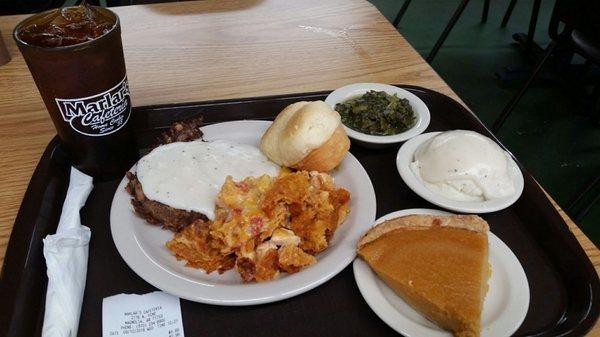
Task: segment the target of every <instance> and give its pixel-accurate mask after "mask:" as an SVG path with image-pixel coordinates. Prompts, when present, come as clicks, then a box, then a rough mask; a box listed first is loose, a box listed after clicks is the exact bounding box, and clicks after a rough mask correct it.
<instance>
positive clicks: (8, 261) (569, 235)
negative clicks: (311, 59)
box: [0, 84, 600, 336]
mask: <svg viewBox="0 0 600 337" xmlns="http://www.w3.org/2000/svg"><path fill="white" fill-rule="evenodd" d="M393 85H395V86H399V87H402V88H405V89H409V90H413V91H420V92H423V93H428V94H432V93H433V94H434V95H440V96H444V97H445V98H446V99H447V100H448V102H449V103H451V104H453V105H455V106H457V107H458V108H459V109H462V110H465V111H468V112H469V114H470V115H471V116H472V117H474V118H475V119H476V120H477V122H478V123H479V126H480V127H482V128H483V129H484V130H485V131H486V134H485V135H486V136H488V137H490V138H492V139H493V140H495V141H496V142H497V143H498V144H499V145H500V146H501V147H502V148H503V149H504V150H506V151H507V152H508V153H509V154H510V155H511V156H512V157H513V159H514V160H515V162H516V163H517V165H518V166H519V168H520V169H521V170H522V172H523V175H524V177H525V178H526V179H527V178H529V179H532V181H533V182H534V183H535V184H536V185H537V188H539V189H540V191H541V192H542V193H543V194H544V197H545V203H544V204H545V205H546V206H548V207H549V208H550V209H551V212H552V213H553V215H554V217H556V218H557V219H558V220H559V222H561V223H562V225H561V226H559V227H557V228H556V229H558V230H559V231H560V232H561V235H562V236H563V239H564V240H565V242H566V244H567V246H568V247H567V248H568V249H570V250H571V251H572V253H575V254H576V255H579V256H578V258H580V257H583V258H584V259H582V267H583V268H584V271H585V272H586V273H587V274H588V275H590V276H591V278H592V279H593V280H592V281H595V284H594V285H595V286H596V287H595V288H596V290H600V281H599V278H598V273H597V272H596V270H595V268H594V266H593V264H592V262H591V260H590V259H589V257H588V255H587V254H586V253H585V251H584V249H583V247H582V245H581V244H580V243H579V241H578V240H577V238H576V237H575V235H574V233H573V232H571V230H570V228H569V226H568V224H567V223H566V221H565V220H564V218H563V217H562V216H561V215H560V213H559V212H558V210H557V208H556V207H555V206H554V205H553V204H552V202H550V198H549V195H548V194H546V193H545V190H544V189H543V187H542V186H541V185H540V184H539V183H538V182H537V180H536V179H535V177H533V176H532V175H531V174H530V173H529V172H528V171H527V170H526V169H525V168H524V166H523V165H522V164H521V163H520V162H519V160H518V159H517V158H515V157H514V155H513V154H512V152H510V150H509V149H507V148H506V147H505V146H504V144H502V142H501V141H500V140H499V139H498V138H497V137H496V135H494V134H493V133H492V132H491V131H490V129H489V128H488V127H487V126H486V125H485V124H484V123H483V122H482V121H481V119H480V118H479V117H478V116H477V115H476V114H474V113H473V112H472V111H471V110H470V109H469V108H467V107H466V106H465V105H463V104H461V103H460V102H458V101H456V100H455V99H453V98H452V97H449V96H447V95H445V94H443V93H440V92H437V91H435V90H432V89H428V88H424V87H419V86H414V85H406V84H393ZM331 91H332V90H321V91H314V92H304V93H303V92H300V93H289V94H278V95H265V96H254V97H241V98H227V99H214V100H207V101H193V102H179V103H167V104H155V105H147V106H136V107H132V113H133V114H134V116H135V115H137V114H139V113H141V112H144V113H148V112H152V111H155V112H160V111H161V110H169V109H174V108H180V109H181V108H195V107H198V106H199V105H201V106H205V107H206V106H212V105H215V106H216V105H219V106H222V105H236V104H240V103H246V104H247V103H252V102H263V101H276V100H289V99H294V98H298V99H304V100H305V99H308V98H311V97H314V98H318V97H322V96H324V95H326V94H328V93H330V92H331ZM249 119H260V118H249ZM207 124H212V123H207ZM157 129H163V127H158V128H157V127H153V128H147V127H146V128H140V129H138V130H137V131H138V132H140V131H150V130H157ZM59 146H60V141H59V140H58V136H55V137H54V138H53V139H52V140H51V141H50V142H49V143H48V145H47V146H46V149H45V150H44V152H43V154H42V156H41V157H40V160H39V162H38V164H37V166H36V169H35V170H34V173H33V175H32V177H31V178H30V181H29V184H28V187H27V190H26V192H25V194H24V196H23V199H22V200H21V204H20V206H19V210H18V212H17V216H16V217H15V221H14V224H13V229H12V231H11V234H10V238H9V241H8V245H7V249H6V254H5V260H4V263H3V265H2V269H1V271H0V298H3V299H6V296H9V299H10V300H12V301H2V302H0V309H2V310H0V334H2V333H3V332H6V333H8V332H9V331H12V329H10V328H11V324H10V323H11V321H12V316H13V312H8V311H7V310H5V309H9V310H10V309H13V308H14V302H15V300H16V299H17V297H18V296H17V295H18V294H17V291H11V289H9V288H10V286H15V285H16V286H17V288H18V287H19V286H20V285H22V282H18V281H20V280H21V276H22V274H23V271H22V270H21V273H16V274H19V275H18V277H17V280H18V281H15V280H14V279H13V277H12V273H11V275H10V277H9V276H6V274H7V271H9V272H12V271H18V270H20V269H23V268H22V267H25V265H24V264H26V261H27V256H26V255H19V254H17V253H18V252H16V251H15V249H18V248H21V250H22V249H23V247H22V245H21V247H19V246H20V245H19V243H18V242H17V243H15V242H13V241H14V240H13V235H18V234H15V233H22V232H25V233H26V234H28V236H27V238H28V239H29V240H31V236H32V233H33V232H34V230H35V227H36V226H35V224H33V222H34V221H29V227H27V223H28V221H26V220H28V219H32V218H33V219H34V218H35V216H36V215H37V214H35V215H32V214H28V213H27V212H26V208H27V207H26V205H27V204H26V201H28V200H30V199H34V200H38V199H41V196H39V195H36V193H35V191H34V190H35V189H34V188H33V187H32V186H36V185H38V184H40V185H46V182H45V181H44V180H43V179H42V177H43V176H44V175H47V174H48V170H49V167H48V166H49V164H48V163H49V161H48V159H51V158H52V156H53V154H54V151H56V149H57V148H58V147H59ZM67 181H68V179H67ZM61 203H62V201H61ZM15 229H17V230H15ZM26 248H27V249H29V242H28V243H27V247H26ZM544 251H546V249H544ZM13 255H15V256H16V257H13ZM19 261H21V262H24V263H17V262H19ZM44 274H45V273H44ZM7 279H9V280H10V281H11V282H7ZM8 302H11V303H10V304H11V305H10V307H9V306H8V305H7V304H8ZM590 303H591V305H590V307H589V308H587V309H588V310H587V312H586V315H585V318H584V320H583V322H581V321H580V322H579V323H580V324H578V325H576V326H575V327H573V329H571V330H568V331H560V335H561V336H562V335H570V334H575V335H578V334H585V333H586V332H588V331H589V330H590V329H591V328H592V327H593V326H594V325H595V323H596V322H597V320H598V317H599V316H600V297H598V296H595V297H593V298H592V299H590ZM7 307H8V308H7ZM592 310H593V311H592ZM564 314H565V313H563V318H564ZM590 315H593V316H595V318H594V319H587V318H588V317H590ZM561 321H562V320H559V321H558V322H557V324H555V325H552V326H549V327H546V328H547V329H546V330H542V331H541V332H540V334H545V333H549V332H550V331H551V330H552V329H553V328H554V327H556V325H558V323H560V322H561ZM9 329H10V330H9ZM3 330H6V331H3ZM549 330H550V331H549ZM555 332H556V333H559V331H555Z"/></svg>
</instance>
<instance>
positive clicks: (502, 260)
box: [353, 208, 529, 337]
mask: <svg viewBox="0 0 600 337" xmlns="http://www.w3.org/2000/svg"><path fill="white" fill-rule="evenodd" d="M409 214H431V215H448V214H450V213H447V212H443V211H438V210H433V209H420V208H418V209H405V210H402V211H397V212H394V213H390V214H388V215H385V216H383V217H381V218H379V219H377V221H376V224H378V223H381V222H383V221H385V220H389V219H393V218H397V217H399V216H404V215H409ZM488 240H489V262H490V265H491V266H492V275H491V277H490V279H489V281H488V282H489V283H488V284H489V290H488V293H487V295H486V297H485V302H484V304H483V312H482V314H481V337H503V336H510V335H512V334H513V333H514V332H515V331H516V330H517V329H518V328H519V326H521V323H523V320H524V319H525V316H526V315H527V309H528V308H529V284H528V283H527V277H526V276H525V271H524V270H523V267H522V266H521V263H519V260H518V259H517V257H516V256H515V254H513V252H512V251H511V250H510V248H508V246H506V244H504V242H502V241H501V240H500V239H498V237H497V236H496V235H494V234H493V233H492V232H489V235H488ZM353 267H354V278H355V279H356V284H357V285H358V289H359V290H360V293H361V294H362V296H363V297H364V299H365V301H366V302H367V304H369V306H370V307H371V309H373V311H374V312H375V313H376V314H377V316H379V318H381V319H382V320H383V321H384V322H385V323H386V324H387V325H389V326H390V327H391V328H392V329H394V330H396V331H398V332H399V333H401V334H403V335H404V336H407V337H421V336H423V337H452V334H451V333H450V332H448V331H446V330H443V329H441V328H440V327H438V326H437V325H436V324H434V323H433V322H431V321H429V320H428V319H426V318H425V317H423V316H421V314H419V313H418V312H417V311H415V310H414V309H413V308H412V307H411V306H410V305H408V304H407V303H406V302H404V300H402V298H400V297H399V296H398V295H396V293H394V291H393V290H392V289H391V288H389V287H388V286H387V285H386V284H385V283H384V282H383V281H382V280H380V279H379V277H377V274H375V272H373V271H372V270H371V268H370V267H369V265H368V264H367V263H366V262H364V261H363V260H362V259H360V258H357V259H356V260H354V265H353Z"/></svg>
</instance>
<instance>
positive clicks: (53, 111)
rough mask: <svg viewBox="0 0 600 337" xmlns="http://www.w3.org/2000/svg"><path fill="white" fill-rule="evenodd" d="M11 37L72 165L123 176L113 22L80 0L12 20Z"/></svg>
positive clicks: (125, 155)
mask: <svg viewBox="0 0 600 337" xmlns="http://www.w3.org/2000/svg"><path fill="white" fill-rule="evenodd" d="M13 37H14V39H15V41H16V43H17V45H18V46H19V49H20V50H21V53H22V54H23V57H24V58H25V62H27V66H28V67H29V70H30V71H31V75H32V76H33V79H34V80H35V83H36V85H37V87H38V90H39V92H40V94H41V96H42V99H43V100H44V103H45V104H46V108H47V109H48V112H49V113H50V116H51V117H52V121H53V122H54V126H55V127H56V130H57V132H58V136H59V138H60V139H61V140H62V142H63V143H64V144H65V145H66V147H67V150H68V151H69V152H70V154H71V156H72V158H73V161H74V165H75V166H76V167H77V168H78V169H80V170H81V171H83V172H85V173H87V174H89V175H91V176H93V177H94V178H96V179H98V180H108V179H114V178H118V177H120V176H123V174H124V173H125V171H126V170H127V169H128V168H129V167H130V166H131V165H132V164H133V162H134V161H135V160H136V158H137V146H136V144H135V136H134V132H133V123H132V120H131V119H132V118H131V98H130V93H129V86H128V83H127V73H126V71H125V60H124V58H123V45H122V43H121V26H120V23H119V18H118V16H117V15H116V14H115V13H113V12H112V11H110V10H108V9H105V8H100V7H93V6H89V5H87V4H83V5H80V6H75V7H66V8H62V9H55V10H50V11H47V12H43V13H39V14H36V15H34V16H31V17H29V18H27V19H25V20H23V21H22V22H21V23H19V24H18V25H17V26H16V27H15V30H14V32H13Z"/></svg>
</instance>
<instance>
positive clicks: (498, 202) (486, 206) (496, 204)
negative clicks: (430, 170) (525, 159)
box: [396, 132, 524, 213]
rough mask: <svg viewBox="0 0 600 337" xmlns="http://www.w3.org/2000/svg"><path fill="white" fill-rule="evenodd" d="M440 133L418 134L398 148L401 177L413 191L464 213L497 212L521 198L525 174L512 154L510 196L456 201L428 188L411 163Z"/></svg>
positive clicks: (437, 203)
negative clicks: (427, 142)
mask: <svg viewBox="0 0 600 337" xmlns="http://www.w3.org/2000/svg"><path fill="white" fill-rule="evenodd" d="M438 134H440V132H428V133H424V134H422V135H418V136H416V137H414V138H412V139H411V140H409V141H407V142H406V143H404V144H402V146H401V147H400V149H399V150H398V155H397V156H396V166H397V168H398V173H400V177H401V178H402V180H403V181H404V183H405V184H406V185H407V186H408V187H409V188H410V189H411V190H413V192H415V193H417V194H418V195H419V196H420V197H421V198H423V199H425V200H427V201H429V202H430V203H432V204H434V205H437V206H440V207H443V208H445V209H449V210H452V211H457V212H463V213H490V212H495V211H499V210H501V209H505V208H507V207H508V206H510V205H512V204H514V203H515V202H516V201H517V200H518V199H519V197H520V196H521V193H523V187H524V181H523V174H522V173H521V169H519V166H518V165H517V163H515V161H514V160H513V159H512V157H511V156H510V155H509V156H508V172H509V175H510V176H511V178H512V180H513V183H514V186H515V193H514V194H512V195H510V196H507V197H504V198H498V199H492V200H485V201H456V200H451V199H448V198H446V197H443V196H441V195H439V194H437V193H435V192H433V191H432V190H430V189H429V188H427V186H425V184H424V183H423V181H422V180H421V178H420V177H418V176H416V175H415V173H414V172H413V171H412V170H411V168H410V163H412V162H413V161H414V157H415V151H416V150H417V148H418V147H419V145H421V144H422V143H423V142H425V141H427V140H428V139H430V138H432V137H435V136H436V135H438Z"/></svg>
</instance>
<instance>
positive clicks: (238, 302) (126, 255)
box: [110, 120, 377, 306]
mask: <svg viewBox="0 0 600 337" xmlns="http://www.w3.org/2000/svg"><path fill="white" fill-rule="evenodd" d="M240 123H242V124H243V125H244V126H245V127H248V123H251V124H254V125H255V127H256V128H258V127H263V128H265V129H266V128H267V127H268V126H269V125H270V124H271V123H272V122H271V121H258V120H237V121H228V122H222V123H215V124H209V125H205V126H203V127H202V128H201V129H204V128H213V127H215V126H216V127H223V125H224V124H225V127H235V125H239V124H240ZM239 130H243V129H239ZM214 139H217V137H215V138H214ZM346 160H349V161H350V162H354V164H356V165H357V166H356V168H357V169H358V170H359V171H358V173H359V174H360V175H361V176H363V177H364V178H366V179H361V180H362V181H361V182H360V184H359V186H360V189H361V191H362V189H363V188H366V189H367V192H366V193H364V195H367V197H365V200H363V201H362V203H363V204H364V205H365V207H364V209H365V212H366V213H365V215H364V217H365V218H368V219H369V221H367V222H368V223H372V221H374V220H375V217H376V208H377V201H376V195H375V189H374V187H373V183H372V182H371V179H370V177H369V175H368V173H367V172H366V170H365V168H364V167H363V166H362V164H360V162H359V161H358V159H356V157H354V156H353V155H352V154H351V153H348V154H347V156H346V158H344V161H346ZM346 165H348V164H346ZM134 167H135V165H134ZM126 180H127V178H126V177H123V179H122V180H121V182H120V183H119V186H118V187H117V190H116V191H115V194H114V196H113V199H112V202H111V209H110V227H111V228H110V231H111V236H112V239H113V242H114V244H115V246H116V248H117V251H118V252H119V255H120V256H121V258H122V259H123V260H124V261H125V263H126V264H127V266H128V267H129V268H130V269H131V270H132V271H133V272H134V273H136V274H137V275H138V276H140V277H141V278H142V279H143V280H145V281H146V282H148V283H150V284H151V285H153V286H154V287H156V288H158V289H161V290H163V291H165V292H168V293H170V294H173V295H175V296H178V297H180V298H184V299H187V300H190V301H194V302H199V303H206V304H213V305H223V306H247V305H257V304H264V303H271V302H276V301H280V300H284V299H287V298H290V297H293V296H297V295H300V294H302V293H304V292H307V291H309V290H312V289H314V288H316V287H317V286H319V285H321V284H323V283H325V282H327V281H328V280H330V279H331V278H333V277H334V276H336V275H337V274H338V273H340V272H341V271H342V270H344V269H345V268H346V267H347V266H348V265H349V264H350V263H352V261H353V260H354V258H355V256H356V250H355V249H354V250H353V251H354V254H348V255H347V256H345V257H343V258H339V260H338V261H335V264H334V268H331V269H330V270H329V271H327V272H325V273H320V274H319V275H320V276H319V277H313V278H311V279H309V280H307V281H297V283H298V284H297V285H296V286H293V287H292V288H293V289H286V290H285V291H279V294H275V293H274V294H273V295H268V296H256V295H249V296H248V297H245V298H241V299H240V298H225V299H223V298H215V297H213V296H207V295H206V294H202V293H198V292H194V293H187V292H185V291H180V289H179V286H182V285H184V286H185V285H187V286H188V287H189V286H190V284H192V283H194V284H195V287H197V286H200V287H201V288H202V289H204V287H206V289H211V288H214V287H215V285H214V284H199V283H198V282H197V281H192V280H189V279H188V278H187V277H184V276H182V275H178V274H174V273H173V272H171V271H170V270H169V269H167V268H165V267H163V266H162V265H160V264H159V263H158V262H157V261H155V260H154V259H153V258H151V256H149V255H148V254H147V253H146V252H145V251H144V248H143V246H142V245H141V244H140V243H139V242H138V241H137V238H136V237H135V235H133V227H130V228H129V230H128V231H127V230H125V229H120V228H118V227H119V226H117V225H115V224H117V223H118V222H119V221H118V220H114V217H115V216H117V215H116V214H114V213H113V210H116V209H118V208H119V206H120V207H123V205H122V200H121V199H122V198H123V197H125V198H126V200H127V201H129V200H130V197H129V195H127V194H126V192H124V188H125V185H126V183H127V181H126ZM116 203H119V206H116ZM127 207H128V208H129V209H130V210H131V212H133V210H132V209H131V205H130V203H129V202H127ZM133 215H134V216H137V215H135V214H133ZM359 220H360V219H359ZM361 221H362V220H361ZM354 228H355V230H354V231H352V230H350V232H349V233H348V234H347V235H349V237H348V238H346V240H354V239H355V240H358V237H359V236H360V234H361V231H362V227H358V224H356V225H355V226H354ZM126 234H130V235H131V238H130V239H128V240H127V239H125V236H124V235H126ZM352 236H356V238H352ZM134 241H135V245H134V246H132V245H131V243H133V242H134ZM341 243H342V242H338V244H339V245H341ZM340 249H344V247H343V246H341V247H340ZM340 254H344V251H343V250H342V251H341V253H340ZM141 260H143V263H144V265H143V266H140V265H139V264H140V263H142V261H141ZM149 262H150V263H149ZM161 274H162V275H163V276H162V277H165V276H164V275H167V277H168V280H169V281H168V282H165V281H164V280H163V281H162V282H161V281H160V277H161V276H160V275H161ZM157 275H158V276H157ZM295 275H299V274H295ZM291 276H294V274H292V275H291ZM279 280H281V279H279ZM265 284H266V285H268V284H269V283H268V282H265V283H248V284H243V285H240V284H235V285H231V284H221V285H216V286H217V287H224V288H227V287H239V286H244V287H247V288H248V289H252V288H253V289H254V290H256V288H260V287H261V286H264V285H265ZM230 289H231V288H230ZM246 293H251V294H254V293H255V291H249V292H246Z"/></svg>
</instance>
